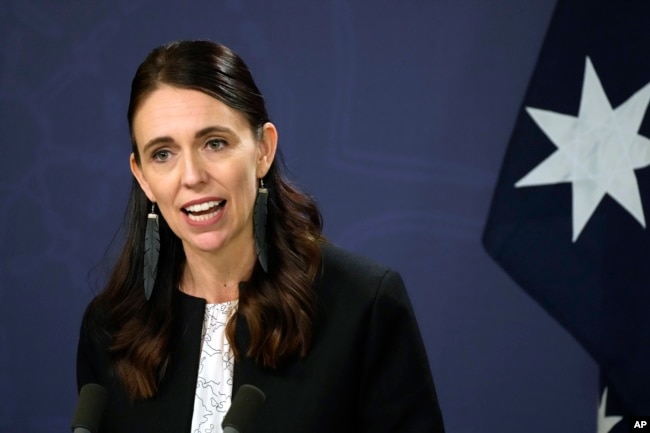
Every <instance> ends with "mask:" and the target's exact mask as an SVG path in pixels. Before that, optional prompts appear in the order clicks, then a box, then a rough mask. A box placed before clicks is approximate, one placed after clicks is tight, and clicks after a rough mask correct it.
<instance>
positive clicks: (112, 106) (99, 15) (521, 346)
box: [0, 0, 598, 433]
mask: <svg viewBox="0 0 650 433" xmlns="http://www.w3.org/2000/svg"><path fill="white" fill-rule="evenodd" d="M554 5H555V1H554V0H534V1H533V0H529V1H526V2H522V1H521V0H493V1H489V2H484V1H476V0H461V1H459V0H456V1H454V0H402V1H398V0H284V1H273V2H266V1H261V0H260V1H253V0H239V1H238V0H223V1H215V0H212V1H208V0H204V1H191V2H185V3H184V4H183V5H181V2H172V1H154V0H116V1H112V2H88V1H82V0H65V1H64V0H61V1H57V2H48V1H45V0H2V4H1V5H0V150H1V152H0V432H15V431H21V432H26V433H29V432H39V433H40V432H48V433H54V432H61V431H67V429H69V427H68V426H69V421H70V418H71V415H72V412H73V410H74V405H75V402H76V386H75V375H74V364H75V352H76V343H77V333H78V327H79V323H80V319H81V315H82V312H83V310H84V308H85V306H86V304H87V303H88V302H89V301H90V299H91V297H92V296H93V293H96V292H97V291H98V290H99V289H100V288H101V286H102V281H103V277H104V275H105V270H104V268H105V266H106V262H105V260H104V255H105V253H106V250H107V248H108V246H109V244H110V242H111V240H112V237H113V236H114V234H115V232H116V230H117V228H118V225H119V223H120V219H121V217H122V214H123V211H124V207H125V203H126V198H127V192H128V189H129V186H130V182H131V175H130V172H129V169H128V156H129V152H130V143H129V138H128V132H127V126H126V114H125V113H126V104H127V98H128V92H129V85H130V80H131V77H132V75H133V73H134V71H135V68H136V66H137V65H138V64H139V62H140V61H141V60H142V59H143V58H144V56H145V55H146V54H147V53H148V52H149V51H150V49H151V48H153V47H154V46H157V45H160V44H162V43H165V42H168V41H170V40H174V39H188V38H191V39H197V38H209V39H212V40H217V41H219V42H222V43H225V44H226V45H228V46H230V47H232V48H233V49H235V50H236V51H237V52H238V53H239V54H241V55H242V57H243V58H244V59H245V60H246V61H247V63H248V64H249V66H250V67H251V69H252V70H253V74H254V76H255V77H256V79H257V81H258V84H259V86H260V88H261V89H262V92H263V93H264V94H265V96H266V98H267V101H268V104H269V111H270V113H271V117H272V119H273V121H274V122H275V123H276V125H277V127H278V129H279V131H280V146H281V149H282V151H283V152H284V155H285V157H286V160H287V163H288V166H289V168H290V169H291V172H292V175H293V177H294V179H295V180H296V181H297V183H298V184H300V185H301V186H302V187H303V188H304V189H305V190H307V191H308V192H310V193H311V194H313V195H314V196H315V197H316V198H317V200H318V202H319V204H320V206H321V209H322V211H323V215H324V220H325V233H326V235H327V236H328V237H329V238H330V239H331V240H333V241H334V242H335V243H338V244H340V245H342V246H344V247H347V248H349V249H352V250H355V251H358V252H361V253H364V254H367V255H369V256H372V257H374V258H375V259H377V260H379V261H381V262H383V263H386V264H388V265H391V266H392V267H394V268H396V269H398V270H399V271H401V272H402V274H403V276H404V279H405V281H406V284H407V288H408V290H409V293H410V296H411V299H412V301H413V304H414V306H415V309H416V314H417V316H418V319H419V322H420V326H421V329H422V333H423V336H424V339H425V342H426V345H427V350H428V354H429V357H430V362H431V367H432V371H433V374H434V378H435V381H436V385H437V389H438V393H439V398H440V403H441V406H442V410H443V414H444V417H445V421H446V425H447V430H448V431H449V432H457V433H462V432H476V431H481V432H487V433H490V432H494V433H497V432H498V433H501V432H515V431H527V432H529V433H547V432H549V431H552V432H557V433H563V432H566V433H592V432H594V431H595V421H596V416H595V415H596V409H597V403H598V402H597V397H598V391H597V387H598V386H597V376H598V369H597V368H596V366H595V364H594V363H593V361H592V360H591V359H590V358H589V357H588V355H587V354H586V353H585V352H584V350H583V349H582V348H581V347H580V346H579V345H578V344H577V343H576V341H575V340H574V339H573V338H572V337H571V336H570V335H569V334H568V333H567V332H566V331H565V330H564V329H562V328H561V327H560V326H559V325H558V324H557V323H556V322H555V321H554V320H553V319H552V318H551V317H550V316H549V315H547V314H546V313H545V312H544V311H543V310H542V309H541V308H540V307H539V306H538V305H537V304H536V303H535V302H534V301H533V300H532V299H531V298H530V297H529V296H528V295H526V294H525V293H524V292H523V291H522V290H521V289H520V288H519V287H517V286H516V285H515V284H514V283H513V282H512V281H511V280H510V279H509V278H508V277H507V276H506V274H505V273H504V272H503V271H502V270H501V269H500V268H499V267H498V266H497V265H496V264H495V263H494V262H493V261H492V260H491V259H489V258H488V256H487V254H486V253H485V251H484V250H483V248H482V246H481V243H480V238H481V232H482V230H483V227H484V224H485V219H486V216H487V211H488V207H489V203H490V198H491V196H492V191H493V189H494V185H495V182H496V178H497V175H498V171H499V167H500V165H501V161H502V158H503V154H504V151H505V148H506V145H507V143H508V139H509V136H510V134H511V131H512V128H513V126H514V122H515V119H516V116H517V112H518V110H519V108H520V104H521V102H522V98H523V96H524V93H525V90H526V86H527V84H528V80H529V79H530V76H531V73H532V71H533V67H534V65H535V61H536V59H537V56H538V54H539V50H540V47H541V44H542V41H543V38H544V35H545V32H546V29H547V26H548V23H549V20H550V17H551V13H552V10H553V7H554Z"/></svg>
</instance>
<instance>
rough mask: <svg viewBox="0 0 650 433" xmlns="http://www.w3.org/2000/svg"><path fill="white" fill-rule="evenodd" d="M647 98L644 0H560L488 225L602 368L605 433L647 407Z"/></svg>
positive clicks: (501, 259)
mask: <svg viewBox="0 0 650 433" xmlns="http://www.w3.org/2000/svg"><path fill="white" fill-rule="evenodd" d="M649 102H650V2H641V1H630V2H622V1H613V0H612V1H604V0H566V1H565V0H559V2H558V3H557V5H556V8H555V10H554V12H553V16H552V18H551V23H550V25H549V28H548V31H547V34H546V39H545V40H544V44H543V46H542V49H541V52H540V55H539V58H538V61H537V64H536V66H535V70H534V72H533V75H532V78H531V80H530V83H529V86H528V89H527V92H526V95H525V98H524V102H523V104H522V107H521V110H520V112H519V115H518V118H517V121H516V124H515V127H514V130H513V133H512V136H511V138H510V142H509V144H508V148H507V151H506V155H505V158H504V162H503V166H502V168H501V172H500V174H499V178H498V181H497V185H496V189H495V192H494V196H493V199H492V204H491V208H490V212H489V216H488V220H487V223H486V227H485V231H484V233H483V245H484V246H485V248H486V250H487V252H488V253H489V254H490V255H491V256H492V257H493V258H494V260H495V261H496V262H497V263H498V264H499V265H500V266H501V267H502V268H503V269H504V270H505V271H506V272H507V273H508V274H509V275H510V276H511V277H512V278H513V279H514V281H515V282H517V283H518V285H520V286H521V288H522V289H523V290H525V291H526V292H527V293H528V294H530V296H532V298H534V299H535V300H536V301H537V302H539V304H540V305H541V306H542V307H543V308H544V309H545V310H546V311H547V312H548V313H549V314H550V315H551V316H553V317H554V318H555V319H556V320H558V321H559V323H560V324H562V326H564V327H565V328H566V329H567V330H568V331H569V332H570V333H571V334H572V335H573V336H574V337H575V338H576V339H577V341H579V342H580V344H582V345H583V346H584V348H585V349H586V350H587V351H588V352H589V353H590V354H591V356H592V357H593V359H594V360H595V361H596V362H597V363H598V365H599V366H600V369H601V372H602V381H603V384H604V388H603V392H602V393H601V395H600V396H594V397H595V398H594V401H595V402H596V397H598V402H600V408H597V409H598V414H599V415H598V417H599V431H602V432H608V431H611V432H616V431H626V428H627V426H626V425H624V424H625V421H621V418H620V417H621V416H630V415H636V416H650V229H649V228H648V223H649V222H650V167H649V165H650V139H649V138H648V137H650V116H649V115H648V114H647V113H646V109H647V106H648V103H649ZM619 421H621V422H619Z"/></svg>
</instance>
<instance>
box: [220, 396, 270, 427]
mask: <svg viewBox="0 0 650 433" xmlns="http://www.w3.org/2000/svg"><path fill="white" fill-rule="evenodd" d="M264 400H266V396H265V395H264V393H263V392H262V390H260V389H259V388H257V387H255V386H253V385H242V386H240V387H239V390H238V391H237V394H236V395H235V398H233V400H232V404H231V405H230V409H228V412H226V416H225V417H224V419H223V422H222V423H221V427H222V428H223V433H246V432H248V429H249V428H250V426H251V424H253V419H254V418H255V415H256V414H257V411H258V410H259V409H260V408H261V407H262V404H264Z"/></svg>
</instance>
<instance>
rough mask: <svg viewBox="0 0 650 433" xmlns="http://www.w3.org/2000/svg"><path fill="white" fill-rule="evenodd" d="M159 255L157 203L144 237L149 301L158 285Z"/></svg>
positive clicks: (145, 280) (145, 278) (153, 208)
mask: <svg viewBox="0 0 650 433" xmlns="http://www.w3.org/2000/svg"><path fill="white" fill-rule="evenodd" d="M159 253H160V232H159V231H158V215H157V214H156V203H152V204H151V212H150V213H149V215H147V227H146V231H145V235H144V296H145V298H147V301H148V300H149V298H151V294H152V293H153V286H154V284H155V283H156V272H157V271H158V254H159Z"/></svg>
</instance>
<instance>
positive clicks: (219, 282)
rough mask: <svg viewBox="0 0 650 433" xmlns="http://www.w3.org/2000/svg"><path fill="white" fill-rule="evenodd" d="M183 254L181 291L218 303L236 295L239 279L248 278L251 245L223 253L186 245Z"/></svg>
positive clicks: (237, 295) (251, 265)
mask: <svg viewBox="0 0 650 433" xmlns="http://www.w3.org/2000/svg"><path fill="white" fill-rule="evenodd" d="M185 258H186V262H185V267H184V269H183V274H182V276H181V283H180V289H181V291H183V292H184V293H187V294H188V295H191V296H195V297H197V298H204V299H205V300H206V301H207V302H208V304H219V303H222V302H228V301H234V300H236V299H238V298H239V283H240V282H242V281H246V280H248V279H250V276H251V274H252V272H253V267H254V266H255V260H256V255H255V249H254V246H252V245H251V248H250V249H249V250H248V251H240V252H239V254H227V255H226V254H215V253H211V252H205V251H196V250H193V249H189V248H186V249H185Z"/></svg>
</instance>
